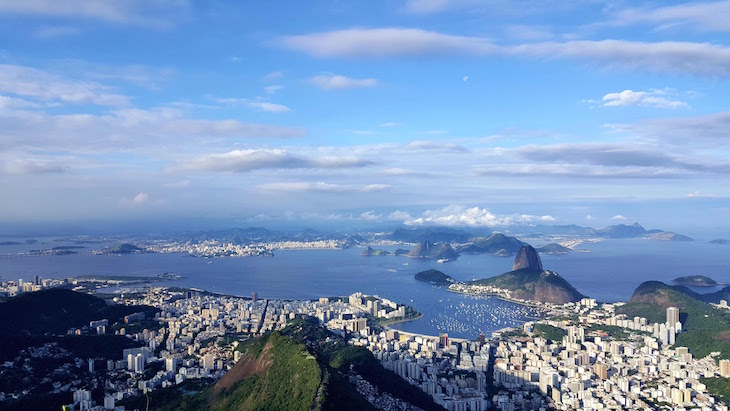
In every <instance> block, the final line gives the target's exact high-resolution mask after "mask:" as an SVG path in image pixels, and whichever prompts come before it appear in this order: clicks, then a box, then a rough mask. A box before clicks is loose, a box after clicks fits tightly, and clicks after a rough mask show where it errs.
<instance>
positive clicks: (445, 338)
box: [439, 333, 449, 348]
mask: <svg viewBox="0 0 730 411" xmlns="http://www.w3.org/2000/svg"><path fill="white" fill-rule="evenodd" d="M439 344H440V345H441V346H442V347H443V348H448V347H449V334H447V333H441V334H439Z"/></svg>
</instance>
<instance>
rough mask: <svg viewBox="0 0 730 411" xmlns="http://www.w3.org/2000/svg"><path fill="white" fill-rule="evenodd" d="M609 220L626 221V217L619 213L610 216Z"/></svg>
mask: <svg viewBox="0 0 730 411" xmlns="http://www.w3.org/2000/svg"><path fill="white" fill-rule="evenodd" d="M611 220H614V221H626V220H628V218H626V217H624V216H622V215H621V214H617V215H615V216H613V217H611Z"/></svg>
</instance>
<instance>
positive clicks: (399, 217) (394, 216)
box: [387, 210, 413, 221]
mask: <svg viewBox="0 0 730 411" xmlns="http://www.w3.org/2000/svg"><path fill="white" fill-rule="evenodd" d="M387 218H388V220H391V221H409V220H413V217H412V216H411V214H410V213H409V212H407V211H401V210H395V211H393V212H392V213H390V214H388V217H387Z"/></svg>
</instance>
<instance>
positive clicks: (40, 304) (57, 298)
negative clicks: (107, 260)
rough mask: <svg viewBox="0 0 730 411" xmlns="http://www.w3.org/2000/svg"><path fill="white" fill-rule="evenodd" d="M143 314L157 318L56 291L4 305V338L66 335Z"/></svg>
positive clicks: (0, 331) (0, 328) (0, 319)
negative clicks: (92, 324)
mask: <svg viewBox="0 0 730 411" xmlns="http://www.w3.org/2000/svg"><path fill="white" fill-rule="evenodd" d="M140 311H143V312H145V313H146V314H147V315H148V316H153V315H154V313H155V312H157V309H155V308H153V307H147V306H126V305H118V304H113V305H108V304H107V303H106V302H105V301H104V300H102V299H100V298H97V297H95V296H93V295H90V294H85V293H79V292H75V291H71V290H66V289H60V288H52V289H47V290H41V291H36V292H33V293H24V294H21V295H19V296H17V297H15V298H11V299H9V300H8V301H6V302H4V303H0V335H40V334H46V333H51V334H65V333H66V331H67V330H68V329H69V328H72V327H82V326H84V325H87V326H88V325H89V322H90V321H94V320H101V319H104V318H106V319H108V320H109V323H110V324H111V323H113V322H114V321H118V320H120V319H122V317H124V316H125V315H129V314H132V313H135V312H140Z"/></svg>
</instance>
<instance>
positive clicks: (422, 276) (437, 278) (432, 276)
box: [414, 270, 456, 285]
mask: <svg viewBox="0 0 730 411" xmlns="http://www.w3.org/2000/svg"><path fill="white" fill-rule="evenodd" d="M414 278H415V279H416V280H418V281H423V282H426V283H431V284H435V285H451V284H454V283H455V282H456V281H455V280H454V279H453V278H451V277H449V276H448V275H446V274H444V273H442V272H441V271H439V270H426V271H421V272H420V273H418V274H416V275H415V276H414Z"/></svg>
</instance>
